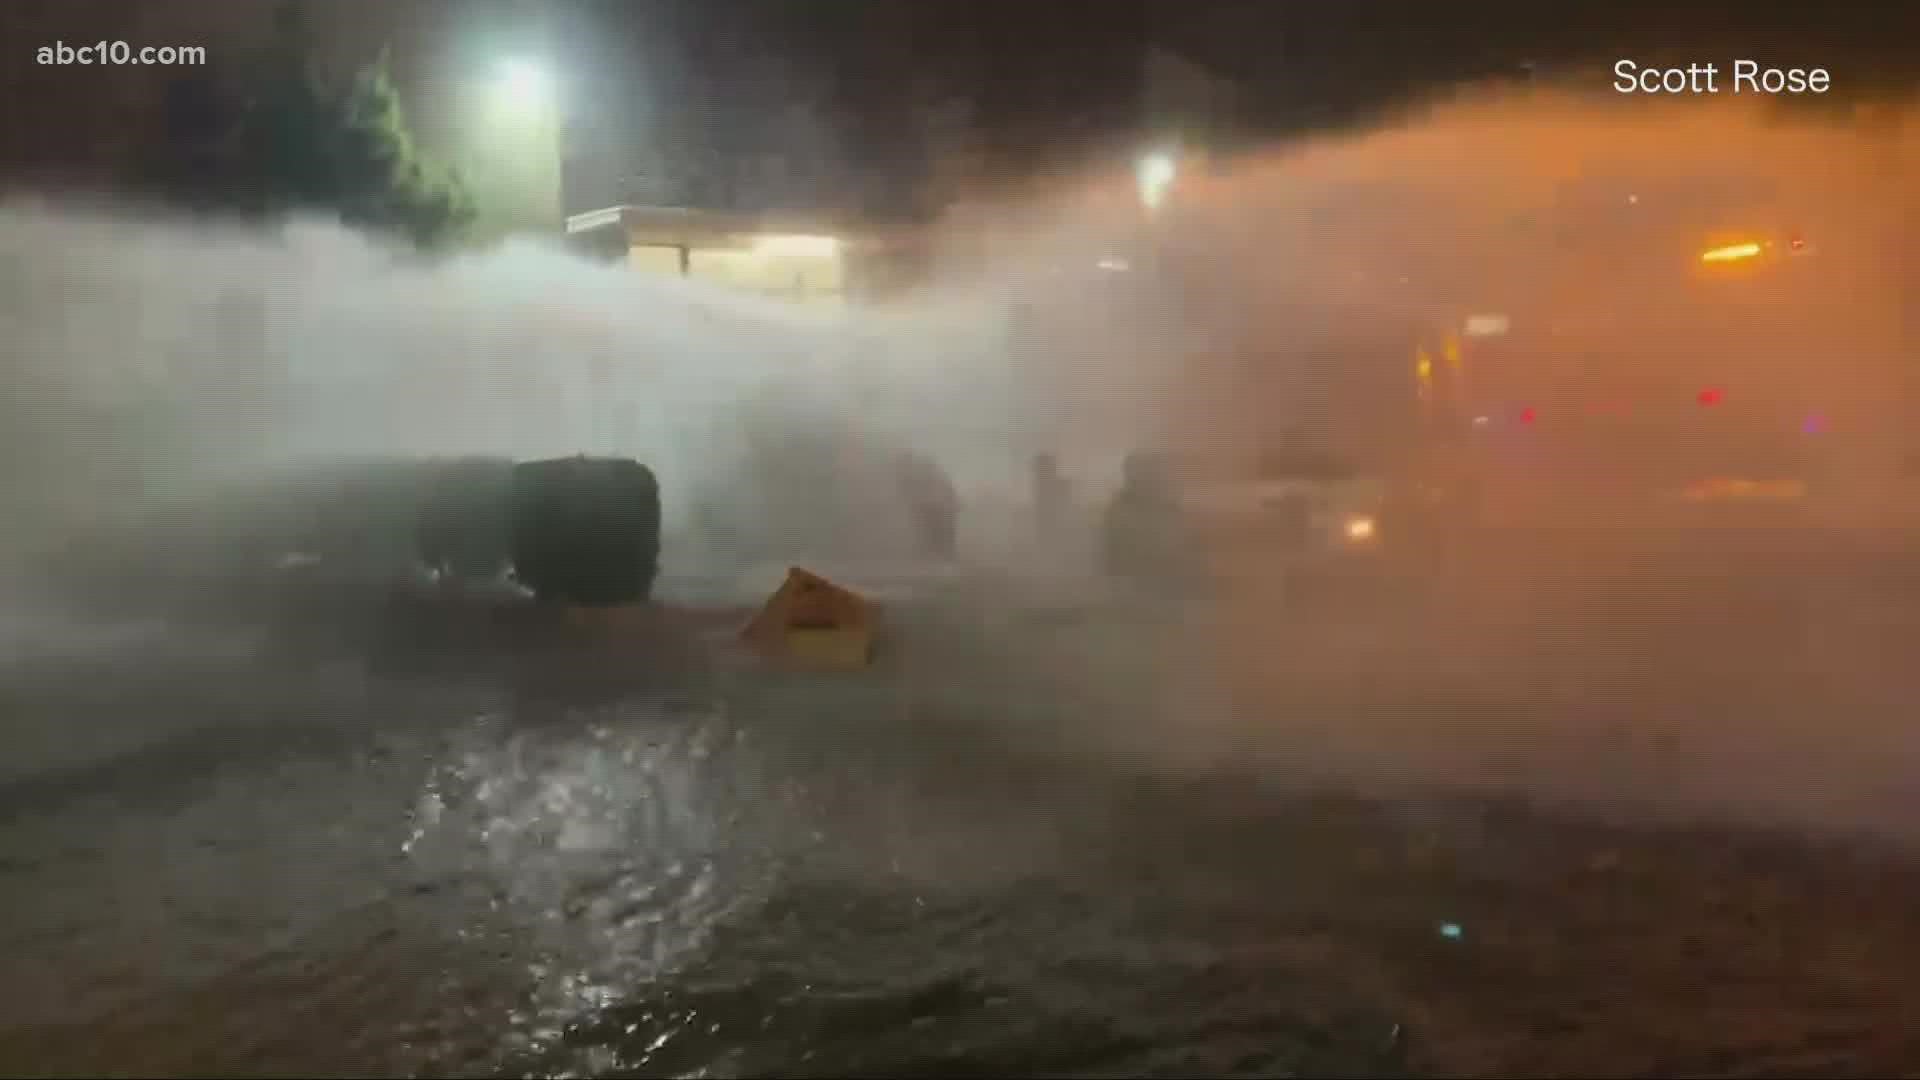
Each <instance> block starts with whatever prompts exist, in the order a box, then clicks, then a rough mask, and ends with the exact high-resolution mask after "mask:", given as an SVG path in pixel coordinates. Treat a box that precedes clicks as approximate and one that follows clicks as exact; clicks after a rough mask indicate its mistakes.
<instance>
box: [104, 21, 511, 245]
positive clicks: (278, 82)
mask: <svg viewBox="0 0 1920 1080" xmlns="http://www.w3.org/2000/svg"><path fill="white" fill-rule="evenodd" d="M317 69H318V65H317V64H316V62H315V58H314V49H313V45H312V41H311V38H310V36H309V34H308V32H307V27H306V24H305V21H304V20H303V19H302V18H301V15H300V11H299V8H298V7H297V6H295V5H292V4H288V5H286V6H284V7H282V8H281V10H280V12H279V13H278V17H277V18H276V19H275V25H274V31H273V35H272V39H271V40H270V41H268V42H267V43H266V44H265V47H264V48H262V49H261V50H259V52H258V54H257V55H256V56H254V57H251V58H249V61H248V62H246V63H245V64H244V65H242V66H239V67H231V68H224V69H223V68H215V67H208V68H195V69H192V70H190V71H189V72H187V73H186V74H183V75H182V76H180V77H179V78H177V79H175V80H174V81H173V82H172V83H170V84H169V85H168V87H167V90H166V97H165V100H164V102H163V109H162V116H161V123H160V128H159V130H158V131H156V132H155V133H154V136H153V138H152V139H151V140H150V141H149V142H148V143H147V144H146V146H145V148H144V150H143V151H142V152H141V153H140V154H139V156H138V159H137V161H136V163H135V165H134V174H135V175H134V177H133V186H134V187H135V188H137V189H138V190H141V191H144V192H147V193H149V194H152V195H155V196H157V197H159V198H161V199H164V200H166V201H168V202H170V203H173V204H175V205H179V206H185V207H190V208H193V209H197V210H204V211H212V212H222V213H230V214H237V215H244V216H250V217H272V216H276V215H281V214H286V213H290V212H297V211H302V210H317V211H325V212H334V213H338V214H339V216H340V219H341V220H342V221H343V222H345V223H347V224H350V225H356V226H361V227H366V228H375V229H382V230H390V231H394V232H399V233H402V234H405V235H407V236H409V237H411V238H412V239H413V240H414V241H415V242H417V243H419V244H422V245H433V244H439V243H444V242H446V241H449V240H452V239H454V238H456V237H458V236H459V235H460V234H461V233H462V232H463V231H464V230H465V229H466V228H467V226H469V225H470V224H472V222H473V219H474V216H475V215H474V205H473V200H472V198H471V197H470V195H469V193H468V191H467V189H466V186H465V185H464V184H463V183H462V182H461V181H460V178H459V177H458V176H456V175H454V174H453V173H452V172H451V171H449V170H447V169H445V168H443V167H441V166H440V165H438V164H436V163H434V162H431V161H429V160H427V159H426V158H425V157H424V156H423V155H422V154H421V153H420V151H419V149H418V148H417V147H416V146H415V145H414V141H413V137H412V134H411V132H410V131H409V129H408V126H407V123H406V118H405V116H404V115H403V113H402V110H401V107H400V99H399V95H398V93H397V92H396V91H395V89H394V85H393V81H392V79H391V78H390V76H389V74H388V71H387V64H386V58H385V57H384V56H382V57H381V58H379V59H377V60H376V61H374V62H373V63H371V64H369V65H367V66H366V67H364V68H363V69H361V70H360V71H359V72H358V73H357V74H356V75H355V76H353V77H352V78H351V79H348V80H344V81H342V82H338V83H330V82H328V81H326V80H324V79H322V78H321V77H320V76H319V75H318V73H317Z"/></svg>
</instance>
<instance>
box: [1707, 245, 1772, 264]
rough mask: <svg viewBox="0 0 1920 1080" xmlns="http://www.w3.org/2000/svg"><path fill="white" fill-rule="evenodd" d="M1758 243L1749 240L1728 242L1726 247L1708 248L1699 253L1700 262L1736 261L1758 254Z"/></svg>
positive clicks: (1759, 249)
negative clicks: (1741, 242) (1745, 241)
mask: <svg viewBox="0 0 1920 1080" xmlns="http://www.w3.org/2000/svg"><path fill="white" fill-rule="evenodd" d="M1760 251H1761V248H1760V245H1759V244H1756V243H1753V242H1751V241H1749V242H1747V243H1744V244H1728V245H1727V246H1726V247H1717V248H1709V249H1708V250H1706V251H1703V252H1701V253H1700V261H1701V262H1738V261H1739V260H1741V259H1751V258H1753V257H1754V256H1756V255H1759V254H1760Z"/></svg>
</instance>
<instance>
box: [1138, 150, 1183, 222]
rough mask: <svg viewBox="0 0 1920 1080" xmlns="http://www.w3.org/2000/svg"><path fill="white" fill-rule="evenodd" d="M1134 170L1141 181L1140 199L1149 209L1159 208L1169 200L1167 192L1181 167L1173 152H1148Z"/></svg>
mask: <svg viewBox="0 0 1920 1080" xmlns="http://www.w3.org/2000/svg"><path fill="white" fill-rule="evenodd" d="M1134 171H1135V174H1136V176H1137V178H1138V180H1139V182H1140V201H1141V202H1142V203H1143V204H1145V205H1146V207H1147V209H1149V210H1157V209H1159V208H1160V204H1162V203H1164V202H1166V201H1167V192H1168V191H1169V190H1171V189H1172V187H1173V182H1174V180H1175V179H1176V178H1177V177H1178V176H1179V174H1180V167H1179V164H1178V163H1176V162H1175V161H1174V159H1173V155H1171V154H1148V155H1147V156H1145V157H1143V158H1141V159H1140V163H1139V164H1138V165H1137V166H1135V169H1134Z"/></svg>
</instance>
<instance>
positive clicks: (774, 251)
mask: <svg viewBox="0 0 1920 1080" xmlns="http://www.w3.org/2000/svg"><path fill="white" fill-rule="evenodd" d="M753 250H754V253H755V254H758V255H773V256H781V255H789V256H802V257H808V258H816V259H824V258H831V257H832V256H834V255H837V254H839V253H840V240H839V238H838V237H834V236H807V235H804V234H793V235H779V234H770V235H766V236H756V237H754V238H753Z"/></svg>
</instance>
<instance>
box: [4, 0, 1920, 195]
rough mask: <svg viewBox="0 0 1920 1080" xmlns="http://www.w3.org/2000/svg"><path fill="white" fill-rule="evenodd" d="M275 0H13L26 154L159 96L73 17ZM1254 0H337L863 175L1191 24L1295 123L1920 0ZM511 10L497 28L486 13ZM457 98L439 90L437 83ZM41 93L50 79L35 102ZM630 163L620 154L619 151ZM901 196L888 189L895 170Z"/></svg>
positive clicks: (408, 61) (1336, 118)
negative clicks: (930, 115) (799, 138)
mask: <svg viewBox="0 0 1920 1080" xmlns="http://www.w3.org/2000/svg"><path fill="white" fill-rule="evenodd" d="M273 7H274V3H273V0H164V2H163V0H148V2H135V0H8V2H7V3H5V4H0V35H3V36H4V39H5V40H6V41H8V42H9V43H11V44H10V46H9V48H10V53H9V57H8V58H7V59H6V60H4V61H3V62H0V78H4V79H5V80H6V88H7V90H8V91H9V97H10V99H11V100H12V101H13V102H15V104H14V105H13V106H12V107H10V108H8V109H6V110H4V111H0V177H3V178H5V179H7V180H9V181H11V182H12V183H14V184H23V183H28V184H31V183H39V184H43V185H45V184H53V183H59V184H78V185H105V184H107V183H109V182H110V181H111V179H112V177H113V175H114V171H115V168H116V164H115V163H116V162H117V161H118V160H119V159H120V158H121V157H122V156H123V155H124V153H125V150H126V147H127V146H128V144H129V143H130V142H131V141H133V140H136V139H138V138H139V137H140V136H141V133H142V132H143V131H145V130H146V129H147V128H148V127H149V126H150V125H151V122H152V115H153V110H154V106H155V103H156V102H157V101H158V99H159V96H160V94H161V91H162V88H163V86H164V83H165V81H166V79H167V78H168V77H169V75H170V74H173V73H172V72H169V71H168V70H166V69H156V68H147V69H141V68H133V67H92V68H78V67H67V68H40V67H37V66H36V65H35V64H34V63H33V60H32V53H33V49H34V48H35V47H37V46H38V45H40V44H48V43H51V42H53V41H55V40H66V41H69V42H85V41H93V40H99V39H102V38H105V39H109V40H112V39H124V40H127V41H129V42H130V43H131V44H134V45H136V46H138V45H141V44H205V45H206V46H207V47H208V48H209V50H210V51H211V52H212V53H213V54H214V56H215V58H216V61H218V60H220V59H223V58H224V59H228V60H231V59H235V58H238V57H240V56H242V55H243V54H244V51H245V50H246V49H247V48H248V47H249V46H250V45H251V44H252V43H253V42H255V41H258V40H259V38H260V36H261V34H262V32H263V30H264V27H265V26H266V25H267V23H268V20H269V19H270V16H271V12H272V9H273ZM1811 8H1812V9H1811V10H1806V9H1801V8H1800V7H1799V6H1797V5H1796V6H1795V7H1794V8H1792V9H1789V8H1788V7H1787V6H1786V5H1766V4H1753V3H1744V4H1731V3H1721V4H1697V3H1696V4H1656V3H1651V2H1647V0H1619V2H1613V3H1605V4H1600V3H1541V2H1535V3H1526V4H1522V3H1517V2H1497V0H1487V2H1478V3H1471V4H1418V3H1401V2H1391V3H1389V2H1372V3H1367V2H1359V3H1345V4H1306V3H1282V2H1270V3H1260V2H1240V3H1235V2H1232V0H1179V2H1173V0H1101V2H1100V3H1097V4H1096V3H1091V2H1089V3H1084V4H1082V3H1068V2H1060V3H1020V2H1018V0H727V2H724V3H706V4H702V3H699V2H697V0H627V2H618V0H576V2H568V3H555V4H540V3H533V2H524V0H523V2H518V3H515V2H509V0H329V2H327V3H324V4H318V5H313V7H312V10H313V12H314V22H315V24H316V26H317V27H318V28H319V29H320V30H321V31H322V37H323V39H324V41H325V44H326V46H327V48H329V49H330V50H331V51H332V52H333V54H334V55H335V56H336V57H337V58H340V59H341V61H342V62H348V61H350V60H352V59H358V58H364V57H367V56H370V55H371V54H372V53H373V51H374V50H375V49H377V48H378V47H379V45H380V44H381V43H382V42H385V43H388V44H390V45H391V46H392V49H393V55H394V62H395V67H396V71H397V73H398V74H399V75H400V76H402V78H403V81H406V82H408V83H409V84H410V86H409V89H412V90H416V91H417V90H419V89H420V88H422V87H425V88H427V90H428V91H430V90H431V88H432V87H433V86H434V85H435V84H436V83H437V82H444V81H445V78H446V75H445V73H446V71H447V70H448V69H449V68H450V67H457V66H459V65H461V64H471V63H472V62H473V59H472V58H473V57H474V56H476V55H480V54H481V53H483V52H485V51H486V50H488V49H497V48H498V46H497V44H496V43H497V42H500V41H515V40H521V39H525V40H531V39H532V35H531V33H529V32H523V31H521V30H520V29H518V28H519V27H523V26H533V25H544V26H545V27H546V30H547V32H548V33H550V35H551V38H550V40H551V41H552V42H553V44H552V45H550V46H548V49H549V50H550V51H551V52H552V53H553V54H554V55H555V56H557V57H559V58H560V60H559V62H558V63H557V64H556V66H557V67H559V68H560V69H561V70H562V71H563V73H564V75H565V77H566V81H567V86H566V89H567V94H568V99H569V100H568V114H569V117H568V126H569V129H570V130H569V135H570V138H571V140H572V142H573V143H574V148H575V152H576V153H578V154H580V155H582V156H583V157H584V158H585V159H587V160H593V161H600V162H602V163H605V162H618V161H620V160H622V157H623V155H629V154H630V152H631V148H632V146H633V145H635V144H637V143H639V142H642V141H645V140H647V139H652V140H653V141H654V142H656V143H672V142H674V141H675V140H678V141H679V143H681V144H685V143H687V142H689V141H697V142H704V143H705V144H707V145H709V146H710V148H711V149H712V151H713V152H716V153H752V152H755V151H756V150H757V149H761V148H765V147H767V146H771V145H774V144H777V143H779V142H780V140H781V139H782V138H783V137H786V136H783V135H782V132H781V129H782V127H783V126H785V127H791V126H793V125H794V124H797V123H799V122H800V121H798V120H796V119H795V117H796V115H797V111H796V110H805V109H810V110H812V112H813V113H814V114H816V115H818V116H821V117H824V118H825V120H824V126H823V127H822V129H821V132H820V133H818V134H816V135H815V136H814V138H815V141H816V142H819V143H821V144H822V145H823V146H825V147H826V150H825V152H826V153H828V154H830V155H831V156H832V157H834V158H835V159H836V160H837V161H838V162H840V164H841V165H842V167H843V171H842V173H841V176H842V178H843V180H842V182H843V183H852V182H853V181H852V179H849V178H855V177H859V176H861V175H862V174H865V173H876V174H888V175H891V174H897V173H899V172H901V171H902V170H906V169H910V168H911V161H910V159H911V157H912V154H913V148H914V146H915V145H916V144H915V138H916V136H915V125H916V122H917V114H916V111H915V110H916V109H917V108H919V107H920V105H921V104H922V103H923V102H924V101H926V100H929V99H932V98H937V97H941V96H956V95H957V96H961V97H964V98H966V99H968V100H969V101H971V102H972V103H973V104H974V106H975V108H976V111H977V117H978V121H979V123H980V125H981V127H982V128H983V129H984V130H985V132H986V137H987V138H988V139H989V141H990V142H991V144H992V149H993V152H994V153H995V155H996V158H997V160H998V161H999V162H1000V163H1001V165H1002V167H1003V168H1008V169H1023V168H1043V167H1045V166H1046V165H1047V164H1049V163H1051V162H1052V161H1054V160H1055V159H1058V158H1062V157H1067V156H1070V155H1071V154H1073V153H1075V152H1077V151H1079V150H1081V149H1083V148H1085V147H1088V146H1093V145H1098V144H1099V143H1100V142H1101V140H1103V139H1105V138H1110V137H1115V136H1116V135H1117V134H1118V133H1121V132H1123V131H1124V130H1125V128H1126V126H1127V125H1128V124H1129V123H1130V122H1132V119H1133V115H1134V114H1133V112H1132V110H1133V108H1134V105H1135V101H1136V98H1135V95H1136V94H1137V89H1136V87H1135V86H1134V85H1133V84H1132V83H1131V81H1130V80H1132V79H1133V78H1134V77H1135V75H1136V73H1137V71H1138V63H1139V61H1138V57H1139V54H1140V50H1141V49H1142V47H1143V46H1144V45H1145V44H1146V43H1148V42H1150V41H1151V42H1157V43H1161V44H1165V45H1168V46H1171V47H1173V48H1175V49H1177V50H1179V51H1181V52H1183V53H1185V54H1186V55H1189V56H1191V57H1193V58H1195V59H1198V60H1200V61H1202V62H1203V63H1206V64H1208V65H1209V66H1211V67H1213V68H1214V69H1216V70H1217V71H1219V72H1221V73H1223V74H1226V75H1228V76H1230V77H1232V78H1234V79H1235V80H1237V81H1238V82H1239V83H1240V84H1241V86H1242V92H1243V104H1244V108H1245V109H1246V112H1247V117H1246V118H1247V119H1248V120H1249V121H1250V122H1251V123H1253V124H1254V125H1255V126H1256V127H1257V128H1259V129H1261V130H1267V131H1274V132H1282V131H1287V130H1297V129H1301V128H1313V127H1319V126H1327V125H1336V124H1340V123H1343V122H1350V121H1352V120H1353V119H1355V118H1356V117H1361V116H1364V115H1365V113H1366V112H1367V110H1369V109H1371V108H1376V107H1379V106H1382V105H1389V104H1392V103H1394V102H1396V101H1400V100H1405V99H1406V98H1408V97H1411V96H1417V95H1419V94H1421V93H1423V92H1426V91H1429V90H1431V89H1432V88H1434V87H1436V86H1444V85H1446V84H1448V83H1452V82H1457V81H1459V80H1463V79H1478V78H1487V77H1494V78H1513V77H1521V76H1522V74H1523V73H1524V72H1525V71H1526V70H1527V69H1528V67H1529V66H1531V67H1532V69H1533V70H1534V71H1536V72H1539V73H1549V74H1550V73H1552V72H1555V71H1558V70H1564V69H1565V68H1567V67H1569V66H1573V65H1580V64H1588V65H1604V64H1606V63H1610V62H1611V61H1612V59H1614V58H1616V57H1617V56H1621V55H1641V56H1647V57H1649V58H1651V57H1654V56H1658V55H1669V56H1672V57H1675V58H1677V59H1682V60H1684V59H1688V58H1692V57H1693V56H1694V54H1697V53H1701V52H1702V51H1712V52H1717V53H1722V54H1724V53H1726V52H1728V50H1731V49H1742V50H1752V51H1753V52H1755V53H1757V54H1758V55H1759V56H1760V58H1762V59H1766V58H1769V57H1770V56H1777V57H1779V58H1780V60H1782V61H1783V62H1788V63H1799V64H1825V65H1828V66H1831V67H1834V68H1836V69H1837V70H1851V71H1855V72H1858V73H1860V74H1861V76H1862V77H1863V78H1862V79H1861V80H1860V81H1864V76H1865V75H1866V74H1867V73H1868V71H1869V69H1871V72H1872V75H1873V77H1874V78H1875V79H1876V80H1881V79H1884V78H1887V77H1888V73H1893V75H1895V76H1899V77H1904V74H1905V73H1906V72H1907V71H1910V70H1911V69H1912V68H1914V67H1915V66H1916V62H1915V58H1914V54H1915V53H1916V52H1917V51H1920V49H1917V48H1916V45H1915V42H1920V33H1916V31H1917V30H1920V6H1915V5H1901V4H1897V3H1884V2H1883V3H1867V2H1854V3H1846V4H1826V5H1813V6H1811ZM481 27H485V28H487V29H486V30H485V31H484V32H483V31H482V30H481V29H479V28H481ZM413 97H414V99H415V111H416V113H418V114H420V115H419V116H418V119H419V121H420V123H421V124H422V125H423V126H425V127H428V128H430V127H431V126H432V125H433V123H434V122H435V117H434V116H433V115H432V113H433V111H434V108H435V107H434V105H433V101H434V99H433V97H432V95H431V93H430V92H426V93H415V94H414V95H413ZM21 103H25V104H24V106H23V105H22V104H21ZM607 167H608V168H613V166H607ZM876 197H877V196H876Z"/></svg>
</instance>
